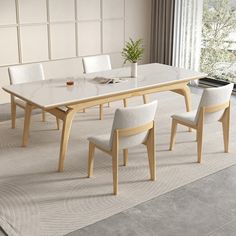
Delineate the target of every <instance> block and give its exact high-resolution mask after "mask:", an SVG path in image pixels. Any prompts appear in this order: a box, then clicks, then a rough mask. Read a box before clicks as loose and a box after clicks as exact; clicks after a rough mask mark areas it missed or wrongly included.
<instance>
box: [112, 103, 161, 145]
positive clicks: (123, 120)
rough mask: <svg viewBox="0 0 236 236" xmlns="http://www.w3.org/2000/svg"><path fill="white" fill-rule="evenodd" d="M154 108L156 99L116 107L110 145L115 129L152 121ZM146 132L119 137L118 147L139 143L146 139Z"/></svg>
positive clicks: (154, 112) (132, 126) (155, 107)
mask: <svg viewBox="0 0 236 236" xmlns="http://www.w3.org/2000/svg"><path fill="white" fill-rule="evenodd" d="M156 109H157V101H153V102H151V103H148V104H144V105H141V106H135V107H129V108H120V109H117V110H116V112H115V117H114V121H113V125H112V130H111V136H110V143H109V145H110V147H112V144H113V136H114V132H115V130H117V129H118V130H120V129H127V128H135V127H139V126H142V125H145V124H147V123H149V122H152V121H153V120H154V118H155V114H156ZM147 134H148V131H145V132H141V133H139V134H135V135H131V136H128V137H120V139H119V147H120V148H121V149H122V148H123V149H124V148H128V147H133V146H136V145H139V144H141V143H143V142H144V141H145V140H146V138H147Z"/></svg>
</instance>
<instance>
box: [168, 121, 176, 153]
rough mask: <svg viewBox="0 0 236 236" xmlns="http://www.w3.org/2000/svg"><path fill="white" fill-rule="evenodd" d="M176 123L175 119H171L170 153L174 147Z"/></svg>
mask: <svg viewBox="0 0 236 236" xmlns="http://www.w3.org/2000/svg"><path fill="white" fill-rule="evenodd" d="M177 124H178V123H177V122H176V120H175V119H172V126H171V137H170V147H169V150H170V151H172V150H173V148H174V145H175V139H176V131H177Z"/></svg>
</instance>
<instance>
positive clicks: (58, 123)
mask: <svg viewBox="0 0 236 236" xmlns="http://www.w3.org/2000/svg"><path fill="white" fill-rule="evenodd" d="M56 121H57V129H58V130H59V129H60V120H59V119H58V118H56Z"/></svg>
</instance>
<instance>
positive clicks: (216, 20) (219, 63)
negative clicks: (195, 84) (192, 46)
mask: <svg viewBox="0 0 236 236" xmlns="http://www.w3.org/2000/svg"><path fill="white" fill-rule="evenodd" d="M200 70H201V71H203V72H206V73H208V76H209V77H210V78H214V79H216V80H218V81H219V82H220V81H229V82H234V83H236V0H204V2H203V17H202V47H201V57H200Z"/></svg>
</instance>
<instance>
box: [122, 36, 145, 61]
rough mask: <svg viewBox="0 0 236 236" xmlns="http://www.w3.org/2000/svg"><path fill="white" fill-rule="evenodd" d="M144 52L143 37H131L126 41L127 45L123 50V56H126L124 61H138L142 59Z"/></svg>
mask: <svg viewBox="0 0 236 236" xmlns="http://www.w3.org/2000/svg"><path fill="white" fill-rule="evenodd" d="M143 53H144V48H143V44H142V39H138V40H136V41H134V40H133V39H131V38H130V39H129V42H125V47H124V48H123V51H122V53H121V54H122V56H123V58H124V63H126V62H127V61H129V62H131V63H136V62H138V61H139V60H141V59H142V57H143Z"/></svg>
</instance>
